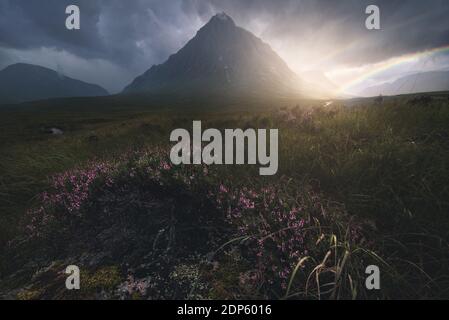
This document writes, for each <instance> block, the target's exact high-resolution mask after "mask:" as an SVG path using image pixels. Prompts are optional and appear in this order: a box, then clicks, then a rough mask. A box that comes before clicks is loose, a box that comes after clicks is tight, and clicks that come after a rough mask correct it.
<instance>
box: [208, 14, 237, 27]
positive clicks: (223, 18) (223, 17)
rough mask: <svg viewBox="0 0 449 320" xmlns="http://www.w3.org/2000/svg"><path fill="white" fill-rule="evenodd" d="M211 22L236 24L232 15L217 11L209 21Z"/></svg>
mask: <svg viewBox="0 0 449 320" xmlns="http://www.w3.org/2000/svg"><path fill="white" fill-rule="evenodd" d="M211 23H214V24H215V23H217V24H218V23H219V24H226V25H232V26H235V23H234V20H232V18H231V17H230V16H228V15H227V14H226V13H225V12H221V13H217V14H216V15H214V16H213V17H212V18H211V19H210V21H209V22H208V24H211Z"/></svg>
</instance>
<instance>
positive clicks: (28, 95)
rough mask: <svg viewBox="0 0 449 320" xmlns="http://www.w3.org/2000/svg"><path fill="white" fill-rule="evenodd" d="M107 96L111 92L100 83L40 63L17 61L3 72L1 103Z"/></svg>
mask: <svg viewBox="0 0 449 320" xmlns="http://www.w3.org/2000/svg"><path fill="white" fill-rule="evenodd" d="M104 95H108V92H107V91H106V90H105V89H103V88H102V87H100V86H98V85H94V84H89V83H86V82H83V81H80V80H76V79H72V78H69V77H66V76H64V75H61V74H58V73H57V72H56V71H54V70H51V69H48V68H44V67H41V66H37V65H32V64H25V63H18V64H13V65H10V66H8V67H6V68H5V69H3V70H1V71H0V104H6V103H20V102H26V101H34V100H42V99H48V98H65V97H92V96H104Z"/></svg>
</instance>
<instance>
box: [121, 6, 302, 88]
mask: <svg viewBox="0 0 449 320" xmlns="http://www.w3.org/2000/svg"><path fill="white" fill-rule="evenodd" d="M299 82H300V81H299V79H298V77H297V76H296V74H294V72H293V71H291V70H290V69H289V68H288V66H287V64H286V63H285V62H284V61H283V60H282V59H281V58H280V57H279V56H278V55H277V54H276V53H275V52H274V51H273V50H272V49H271V48H270V46H269V45H267V44H265V43H264V42H263V41H262V40H261V39H259V38H257V37H256V36H255V35H253V34H252V33H251V32H249V31H247V30H245V29H243V28H241V27H238V26H237V25H236V24H235V23H234V21H233V20H232V18H231V17H229V16H228V15H227V14H226V13H219V14H217V15H215V16H213V17H212V18H211V19H210V20H209V22H208V23H207V24H206V25H205V26H203V27H202V28H201V29H200V30H199V31H198V32H197V34H196V35H195V37H193V38H192V39H191V40H190V41H189V42H188V43H187V44H186V45H185V46H184V47H183V48H181V49H180V50H179V51H178V52H177V53H175V54H173V55H171V56H170V57H169V59H168V60H167V61H166V62H165V63H163V64H161V65H157V66H153V67H152V68H151V69H149V70H148V71H147V72H145V73H144V74H142V75H141V76H139V77H137V78H136V79H135V80H134V81H133V82H132V83H131V84H130V85H129V86H127V87H126V88H125V90H124V92H125V93H139V92H140V93H156V94H170V95H172V94H179V95H200V96H201V95H214V94H218V95H223V94H224V95H226V96H229V95H234V96H238V95H261V94H269V93H272V94H273V95H276V96H281V95H282V96H284V95H297V94H300V88H299V86H300V83H299Z"/></svg>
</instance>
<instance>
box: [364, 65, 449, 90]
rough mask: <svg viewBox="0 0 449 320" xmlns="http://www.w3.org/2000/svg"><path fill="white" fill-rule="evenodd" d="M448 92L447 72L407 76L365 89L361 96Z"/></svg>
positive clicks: (448, 72)
mask: <svg viewBox="0 0 449 320" xmlns="http://www.w3.org/2000/svg"><path fill="white" fill-rule="evenodd" d="M432 91H449V71H431V72H423V73H417V74H412V75H408V76H405V77H402V78H399V79H398V80H396V81H394V82H387V83H384V84H381V85H378V86H373V87H369V88H366V89H365V90H363V91H362V93H361V94H362V95H363V96H378V95H380V94H382V95H386V96H387V95H397V94H408V93H417V92H432Z"/></svg>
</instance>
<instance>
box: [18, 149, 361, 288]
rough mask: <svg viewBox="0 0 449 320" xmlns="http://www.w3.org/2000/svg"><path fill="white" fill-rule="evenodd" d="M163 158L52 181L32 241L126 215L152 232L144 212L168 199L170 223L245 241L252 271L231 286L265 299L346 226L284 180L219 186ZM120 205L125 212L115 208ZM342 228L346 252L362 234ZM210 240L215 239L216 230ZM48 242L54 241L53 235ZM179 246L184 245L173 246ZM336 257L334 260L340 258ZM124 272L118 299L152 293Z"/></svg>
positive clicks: (208, 173) (145, 154)
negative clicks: (221, 230) (223, 228)
mask: <svg viewBox="0 0 449 320" xmlns="http://www.w3.org/2000/svg"><path fill="white" fill-rule="evenodd" d="M167 159H168V154H167V152H165V150H163V149H154V150H143V151H132V152H128V153H126V154H124V155H123V156H122V157H121V159H118V160H117V161H116V162H105V161H98V162H92V163H90V164H88V165H87V166H86V167H85V168H84V169H75V170H71V171H68V172H65V173H63V174H61V175H57V176H55V177H53V178H52V182H51V189H50V190H49V191H48V192H45V193H43V194H42V195H41V197H40V199H41V201H40V205H39V206H38V207H37V209H34V210H31V211H30V219H29V223H28V224H27V230H28V231H29V236H30V238H36V237H48V236H49V235H51V234H52V232H55V230H57V233H56V234H57V236H56V237H61V236H63V235H64V236H66V235H67V234H68V233H70V232H74V230H70V229H71V228H75V229H76V228H81V227H79V223H86V222H88V221H89V220H90V219H92V221H98V223H108V222H107V221H108V220H112V221H114V219H123V218H122V217H120V216H114V215H112V213H113V212H125V213H126V216H125V218H126V219H127V220H128V221H129V222H128V223H127V227H126V228H129V227H128V226H129V225H130V223H131V222H130V221H132V220H131V219H134V218H135V219H136V222H133V223H135V224H134V225H135V227H138V226H139V227H141V226H146V225H147V224H148V226H147V227H145V228H147V232H150V230H152V229H151V228H153V227H152V225H155V224H156V220H154V219H155V218H151V219H153V220H151V219H149V217H148V218H145V217H146V213H145V212H146V210H147V209H146V208H150V207H152V206H153V202H154V201H155V200H154V199H153V198H154V197H156V198H159V200H158V201H172V200H163V199H164V198H167V196H169V197H170V198H173V199H176V201H177V202H178V203H177V204H176V205H175V206H178V208H177V209H176V210H178V211H180V212H181V213H180V214H181V216H178V217H175V218H171V219H172V220H173V219H175V220H179V219H186V220H191V221H190V223H193V224H195V225H196V226H197V227H196V228H201V227H204V228H209V229H210V230H213V229H214V228H218V227H219V226H217V224H218V225H228V226H229V227H230V228H231V229H232V230H233V233H234V234H233V237H234V238H241V239H244V241H243V242H242V243H241V244H242V245H241V248H240V249H241V254H242V258H243V259H245V260H246V261H247V262H248V265H249V266H250V267H249V268H247V270H246V271H245V272H242V273H241V274H240V276H239V278H238V279H237V280H236V281H237V282H239V285H240V286H247V285H249V286H252V287H258V288H263V289H262V290H263V291H264V292H272V291H274V292H278V294H282V293H283V292H285V291H286V290H287V289H290V288H289V284H290V285H291V283H292V279H293V277H294V276H295V274H294V273H293V270H295V268H296V266H297V264H298V261H300V260H301V259H303V258H304V257H309V256H311V257H313V258H316V260H318V259H320V258H321V257H322V256H324V255H326V253H327V251H328V249H329V246H328V245H322V242H321V240H320V239H323V237H324V234H325V233H327V234H328V235H331V234H332V233H333V232H335V231H337V230H332V228H331V227H329V226H332V225H335V219H340V220H341V222H342V223H344V221H345V220H344V219H346V218H344V214H343V210H341V208H339V207H338V206H333V207H332V206H329V204H328V203H326V202H324V201H323V200H322V198H321V196H320V195H319V194H317V193H315V192H312V191H311V190H310V189H309V188H307V186H304V188H303V189H302V190H301V191H300V192H299V191H298V190H297V189H293V188H292V189H289V188H288V187H286V186H287V185H288V183H287V181H286V179H280V180H279V181H277V182H276V183H271V184H269V185H265V186H249V185H248V186H243V187H242V186H236V185H233V184H232V181H223V177H222V176H220V175H219V174H218V173H217V172H214V170H213V169H211V168H208V167H206V166H172V165H171V164H170V163H169V162H168V160H167ZM183 199H187V200H183ZM183 201H189V202H192V203H195V204H193V205H192V207H193V208H195V207H197V208H198V209H195V210H196V211H198V214H199V216H198V217H190V216H187V215H186V214H185V213H184V211H183V208H179V206H183V205H185V204H187V203H185V202H184V203H183ZM207 205H209V206H211V208H213V211H216V212H221V218H220V219H221V222H219V221H217V220H211V217H207V216H204V213H199V212H200V210H201V209H199V208H201V207H204V206H207ZM122 206H123V209H120V208H121V207H122ZM164 210H166V211H164V212H161V214H165V215H166V216H167V215H168V212H167V210H168V209H164ZM133 211H136V212H137V211H141V212H142V214H141V215H140V216H136V214H134V213H133ZM206 211H207V210H206ZM208 212H211V211H208ZM135 216H136V217H135ZM142 217H144V218H145V219H146V221H148V222H145V223H144V224H142V222H138V221H142V220H141V219H142ZM161 217H162V218H161V219H162V220H164V219H165V220H167V219H166V218H164V217H163V216H161ZM95 219H97V220H95ZM98 219H99V220H98ZM192 219H193V220H192ZM165 220H164V221H165ZM167 221H168V220H167ZM211 221H215V222H211ZM98 223H96V224H98ZM111 223H112V222H111ZM213 224H215V225H213ZM85 225H88V224H85ZM75 226H78V227H75ZM208 226H210V227H208ZM322 226H327V227H326V228H328V229H326V228H325V227H322ZM131 227H132V225H131ZM135 227H133V228H135ZM121 228H123V227H121ZM347 228H348V229H347V230H346V231H347V233H348V235H349V236H348V237H347V241H348V242H347V245H348V246H352V245H353V244H354V245H355V244H356V243H357V241H358V240H359V239H360V238H361V232H360V229H358V227H357V226H355V225H354V226H353V225H350V224H348V225H347ZM325 229H326V230H325ZM167 230H169V227H164V228H162V229H160V230H159V231H158V233H157V234H158V235H156V236H154V237H153V238H151V239H152V241H153V245H152V246H153V250H155V249H156V246H157V243H158V242H159V243H160V241H159V240H158V239H159V235H160V234H167V237H166V238H167V239H166V243H168V244H167V246H168V247H167V249H165V251H160V253H159V254H162V253H163V255H165V254H166V252H167V250H170V246H171V245H172V240H170V238H171V237H172V236H169V235H168V233H167V232H168V231H167ZM155 231H156V230H155ZM193 232H194V233H193V234H192V236H193V238H195V237H196V235H195V231H193ZM210 233H211V234H213V231H210ZM58 235H59V236H58ZM221 236H223V235H221ZM228 236H231V235H228ZM213 237H216V239H218V240H215V242H218V241H222V240H223V241H226V239H221V238H220V236H219V235H217V232H216V233H215V234H213ZM320 237H321V238H320ZM50 238H52V239H54V238H55V235H52V236H51V237H50ZM193 238H192V239H193ZM136 241H137V240H136ZM143 241H148V240H145V239H144V240H143ZM122 242H123V241H122ZM215 242H212V243H211V244H208V246H215V245H217V246H218V245H219V243H218V244H214V243H215ZM180 245H183V244H182V243H178V246H180ZM203 249H207V250H209V251H211V250H215V249H216V248H212V247H210V248H207V246H206V247H204V248H203ZM333 254H334V255H335V257H336V256H337V251H335V252H334V253H333ZM216 259H218V260H219V258H217V257H216ZM167 261H168V260H167ZM167 261H165V262H164V265H165V266H166V267H168V265H169V263H167ZM141 262H142V261H141ZM148 264H149V265H150V264H151V262H150V263H148ZM166 267H164V268H166ZM301 268H303V269H304V268H305V266H301ZM312 269H313V268H312ZM161 270H162V269H161ZM309 271H310V270H309ZM127 273H128V280H127V282H126V283H123V284H122V286H121V288H122V290H119V291H120V292H122V293H123V292H127V294H128V295H130V296H132V295H133V294H135V293H138V294H139V295H140V296H144V295H145V294H146V293H147V289H148V288H153V286H154V284H151V283H149V282H148V281H149V280H148V278H147V277H143V278H139V277H134V276H133V275H132V273H129V272H127ZM169 274H170V272H167V275H169ZM297 281H300V282H301V281H302V285H304V282H305V281H306V279H305V278H304V277H303V278H302V279H297ZM161 283H162V282H161ZM155 290H156V289H155V288H153V289H152V291H151V292H153V294H154V292H155Z"/></svg>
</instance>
